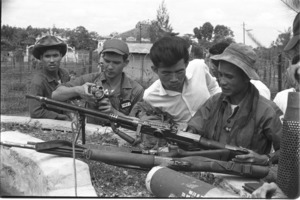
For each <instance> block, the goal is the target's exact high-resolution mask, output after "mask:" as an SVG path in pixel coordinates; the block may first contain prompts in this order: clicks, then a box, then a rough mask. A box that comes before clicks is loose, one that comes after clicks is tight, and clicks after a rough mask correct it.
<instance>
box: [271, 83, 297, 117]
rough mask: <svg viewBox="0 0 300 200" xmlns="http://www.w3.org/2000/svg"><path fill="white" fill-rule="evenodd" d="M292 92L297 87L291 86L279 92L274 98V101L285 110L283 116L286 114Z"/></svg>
mask: <svg viewBox="0 0 300 200" xmlns="http://www.w3.org/2000/svg"><path fill="white" fill-rule="evenodd" d="M290 92H296V90H295V88H289V89H286V90H282V91H280V92H278V93H277V94H276V96H275V98H274V100H273V102H274V103H275V104H276V105H277V106H278V107H279V108H280V110H281V111H282V112H283V115H282V116H281V117H283V116H284V114H285V111H286V107H287V101H288V95H289V93H290Z"/></svg>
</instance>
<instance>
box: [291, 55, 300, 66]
mask: <svg viewBox="0 0 300 200" xmlns="http://www.w3.org/2000/svg"><path fill="white" fill-rule="evenodd" d="M299 58H300V55H299V54H297V55H295V56H294V57H293V59H292V65H295V64H297V63H298V62H299Z"/></svg>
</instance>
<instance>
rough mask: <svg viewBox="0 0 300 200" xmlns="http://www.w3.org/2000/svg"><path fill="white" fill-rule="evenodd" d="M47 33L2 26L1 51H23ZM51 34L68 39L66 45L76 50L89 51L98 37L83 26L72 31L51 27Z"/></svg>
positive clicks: (31, 28) (94, 45)
mask: <svg viewBox="0 0 300 200" xmlns="http://www.w3.org/2000/svg"><path fill="white" fill-rule="evenodd" d="M47 31H48V29H46V28H33V27H32V26H28V27H27V28H19V27H11V26H9V25H2V27H1V50H4V51H12V50H15V49H18V48H20V49H23V50H25V49H26V46H30V45H33V44H34V43H35V42H36V38H37V37H38V36H40V35H42V33H45V32H47ZM52 32H53V33H56V34H58V35H61V36H63V37H67V38H69V40H68V43H69V44H70V46H72V47H75V48H76V49H85V50H90V49H95V48H96V47H97V39H98V38H99V35H98V34H97V33H96V32H89V31H88V30H87V29H86V28H85V27H83V26H78V27H77V28H75V29H73V30H70V29H62V28H56V27H55V26H53V27H52Z"/></svg>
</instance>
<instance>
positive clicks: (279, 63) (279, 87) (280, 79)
mask: <svg viewBox="0 0 300 200" xmlns="http://www.w3.org/2000/svg"><path fill="white" fill-rule="evenodd" d="M281 58H282V54H281V53H279V55H278V92H280V91H281V89H282V88H281V85H282V70H281Z"/></svg>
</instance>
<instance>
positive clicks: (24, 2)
mask: <svg viewBox="0 0 300 200" xmlns="http://www.w3.org/2000/svg"><path fill="white" fill-rule="evenodd" d="M161 3H162V0H2V12H1V13H2V16H1V25H10V26H16V27H22V28H26V27H28V26H29V25H31V26H32V27H34V28H35V27H36V28H52V27H53V26H55V27H57V28H70V29H74V28H76V27H78V26H84V27H85V28H86V29H87V30H88V31H90V32H91V31H95V32H97V33H98V34H99V35H101V36H107V35H109V34H110V33H112V32H118V33H122V32H125V31H128V30H131V29H133V28H134V27H135V25H136V24H137V23H138V22H139V21H143V20H150V21H151V20H154V19H156V13H157V10H158V8H159V6H160V4H161ZM165 6H166V8H167V11H168V14H169V17H170V24H171V26H172V28H173V31H174V32H178V33H179V34H180V35H184V34H188V33H189V34H193V29H194V28H195V27H200V26H202V25H203V24H204V23H205V22H210V23H211V24H212V25H213V26H216V25H224V26H227V27H229V28H230V29H231V30H232V31H233V33H234V39H235V41H236V42H241V43H243V42H244V40H245V43H246V44H247V45H251V46H253V47H256V46H257V45H255V43H253V42H252V41H251V39H250V38H249V37H248V36H247V34H245V37H244V34H243V23H244V24H245V30H249V31H250V32H251V33H252V34H253V35H254V36H255V37H256V39H257V40H258V41H259V42H260V43H261V44H262V45H263V46H265V47H269V46H270V44H271V43H272V41H275V40H276V39H277V36H278V35H279V34H280V33H283V32H286V31H287V30H288V28H289V27H291V26H292V24H293V20H294V18H295V16H296V12H294V11H292V10H290V9H288V8H287V7H286V6H285V5H284V4H283V3H282V1H281V0H165Z"/></svg>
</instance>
